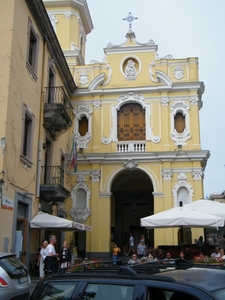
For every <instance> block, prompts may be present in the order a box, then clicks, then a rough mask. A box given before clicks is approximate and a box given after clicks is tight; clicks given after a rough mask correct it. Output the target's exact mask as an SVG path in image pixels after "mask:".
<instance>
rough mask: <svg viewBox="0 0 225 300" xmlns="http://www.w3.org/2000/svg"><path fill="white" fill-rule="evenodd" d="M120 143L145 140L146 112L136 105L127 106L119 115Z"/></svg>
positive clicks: (118, 130)
mask: <svg viewBox="0 0 225 300" xmlns="http://www.w3.org/2000/svg"><path fill="white" fill-rule="evenodd" d="M117 135H118V141H133V140H135V141H138V140H145V139H146V137H145V110H144V109H143V107H142V106H141V105H139V104H136V103H130V104H125V105H123V106H122V107H121V109H120V110H119V111H118V113H117Z"/></svg>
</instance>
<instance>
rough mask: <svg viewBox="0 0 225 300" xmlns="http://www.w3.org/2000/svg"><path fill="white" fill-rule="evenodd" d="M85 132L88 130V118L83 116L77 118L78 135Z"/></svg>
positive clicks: (82, 134) (83, 134)
mask: <svg viewBox="0 0 225 300" xmlns="http://www.w3.org/2000/svg"><path fill="white" fill-rule="evenodd" d="M87 132H88V119H87V117H86V116H83V117H82V118H81V119H80V120H79V134H80V136H85V134H86V133H87Z"/></svg>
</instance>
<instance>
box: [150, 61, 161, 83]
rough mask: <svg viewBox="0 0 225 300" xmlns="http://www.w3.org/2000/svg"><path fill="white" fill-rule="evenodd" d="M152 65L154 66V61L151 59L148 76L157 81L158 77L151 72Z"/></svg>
mask: <svg viewBox="0 0 225 300" xmlns="http://www.w3.org/2000/svg"><path fill="white" fill-rule="evenodd" d="M152 67H155V61H154V60H153V59H152V60H151V62H150V65H149V71H148V72H149V77H150V79H151V81H153V82H156V83H158V82H159V79H158V78H157V76H156V74H155V73H154V72H153V70H152Z"/></svg>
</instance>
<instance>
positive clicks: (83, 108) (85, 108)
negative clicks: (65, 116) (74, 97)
mask: <svg viewBox="0 0 225 300" xmlns="http://www.w3.org/2000/svg"><path fill="white" fill-rule="evenodd" d="M73 113H74V115H75V120H74V121H75V122H74V135H75V139H76V143H77V146H78V148H88V146H87V144H88V143H89V142H90V141H91V139H92V135H91V132H92V114H93V108H92V107H91V106H89V105H78V106H77V107H76V108H75V109H74V110H73ZM84 116H85V117H86V118H87V120H88V132H87V133H86V134H85V135H84V136H81V135H80V133H79V131H78V130H79V121H80V120H81V118H82V117H84Z"/></svg>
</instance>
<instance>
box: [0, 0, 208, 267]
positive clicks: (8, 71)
mask: <svg viewBox="0 0 225 300" xmlns="http://www.w3.org/2000/svg"><path fill="white" fill-rule="evenodd" d="M18 7H19V8H20V9H17V8H18ZM1 11H2V12H4V18H2V21H1V24H3V25H4V26H2V27H1V28H2V31H1V35H2V37H3V40H10V42H7V43H5V44H4V47H3V48H2V51H3V53H4V54H5V55H2V58H1V63H2V66H4V68H3V67H2V68H1V72H0V75H1V78H2V80H1V87H2V95H3V98H4V101H1V103H0V105H1V110H0V116H1V128H0V135H1V136H0V139H1V144H0V147H1V156H0V168H1V169H0V170H1V174H0V196H1V200H2V202H1V209H0V216H1V220H2V221H1V222H3V223H4V224H5V227H4V228H3V227H2V230H1V231H0V239H1V241H2V243H1V244H2V245H3V246H2V251H3V250H4V251H9V250H12V251H13V252H14V251H16V250H18V254H19V255H20V256H21V260H22V261H24V263H26V264H27V265H29V257H31V256H32V255H35V253H36V249H37V246H39V243H40V241H41V240H42V239H45V238H47V237H48V235H50V234H52V233H54V234H56V232H55V230H45V229H43V228H42V229H40V230H39V229H30V226H29V224H30V221H31V219H32V218H33V217H34V216H35V215H36V214H37V213H38V212H39V211H40V210H41V211H42V212H46V213H49V214H53V215H55V216H58V217H61V218H67V219H69V220H74V221H76V222H78V223H82V224H83V225H87V226H90V227H89V228H92V231H91V232H90V231H88V232H86V231H85V230H82V231H76V232H74V233H73V231H68V232H66V233H63V234H61V233H60V234H61V236H59V238H60V239H58V241H59V246H60V243H61V242H62V239H63V240H65V239H66V240H68V242H69V243H70V247H71V248H74V254H75V253H76V249H77V250H78V254H80V256H81V257H90V258H93V257H110V255H111V250H112V247H113V244H114V243H117V244H118V245H119V246H120V247H121V248H122V250H123V252H126V250H127V249H126V245H127V242H128V238H129V234H130V233H132V234H133V236H134V239H135V244H136V245H137V243H138V242H139V239H140V236H141V234H144V235H145V238H146V242H147V243H148V245H149V246H152V247H157V246H160V245H177V244H178V243H179V230H178V228H175V229H174V228H169V227H168V228H166V229H155V230H147V229H145V228H143V227H141V226H140V219H141V218H142V217H146V216H149V215H152V214H155V213H158V212H161V211H163V210H166V209H169V208H172V207H174V206H178V205H179V203H180V202H181V201H182V202H183V203H188V202H191V201H194V200H196V199H200V198H202V197H203V196H204V195H203V179H204V169H205V166H206V163H207V160H208V158H209V155H210V153H209V151H208V150H203V149H202V148H201V142H200V125H199V123H200V122H199V111H200V109H201V108H202V95H203V93H204V83H203V82H202V81H200V80H199V73H198V58H196V57H190V58H182V59H179V58H173V57H172V56H171V55H168V56H166V57H160V56H159V53H158V45H157V44H156V43H155V42H154V41H153V40H147V41H146V42H145V43H139V42H138V38H136V35H135V33H134V31H133V29H132V21H133V20H134V19H135V18H134V17H133V16H132V15H131V14H130V15H128V17H127V18H126V19H127V21H128V22H129V28H128V32H127V33H125V39H124V41H117V42H121V43H120V44H113V43H109V44H108V45H107V46H106V47H105V48H104V49H103V51H104V53H105V58H104V61H102V62H98V61H91V62H90V64H85V50H86V47H87V45H86V44H87V43H86V42H87V35H88V34H91V31H92V30H93V23H92V19H91V12H90V11H89V9H88V5H87V2H86V0H44V1H43V2H42V1H41V0H32V1H28V0H24V1H23V0H20V1H18V2H17V1H8V2H7V5H5V6H4V7H3V8H2V10H1ZM12 11H14V12H17V13H14V14H11V12H12ZM8 16H10V17H8ZM121 22H122V20H121ZM18 24H20V25H18ZM10 28H11V29H12V30H10ZM9 31H10V32H11V35H9V34H8V32H9ZM25 33H27V36H26V34H25ZM17 37H19V38H17ZM88 46H89V47H91V45H88ZM15 49H20V51H16V50H15ZM32 50H33V51H32ZM7 53H10V55H9V56H7V55H6V54H7ZM15 112H18V113H15ZM8 120H10V122H9V121H8ZM11 120H12V121H11ZM72 145H73V147H71V146H72ZM71 148H72V153H71ZM71 165H73V168H72V169H71ZM24 229H26V230H25V231H24ZM191 230H192V236H193V238H195V237H196V236H199V235H200V234H202V230H200V229H198V230H197V229H193V228H192V229H191ZM23 232H26V235H25V234H24V236H23V235H22V234H23ZM19 234H21V235H19ZM60 234H59V235H60ZM22 237H23V239H22ZM16 239H18V240H19V241H22V240H23V245H21V247H20V248H21V249H16V245H18V243H17V242H15V241H16ZM191 239H192V237H191V235H190V231H189V233H188V234H186V241H187V242H191Z"/></svg>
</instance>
